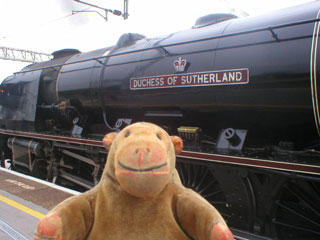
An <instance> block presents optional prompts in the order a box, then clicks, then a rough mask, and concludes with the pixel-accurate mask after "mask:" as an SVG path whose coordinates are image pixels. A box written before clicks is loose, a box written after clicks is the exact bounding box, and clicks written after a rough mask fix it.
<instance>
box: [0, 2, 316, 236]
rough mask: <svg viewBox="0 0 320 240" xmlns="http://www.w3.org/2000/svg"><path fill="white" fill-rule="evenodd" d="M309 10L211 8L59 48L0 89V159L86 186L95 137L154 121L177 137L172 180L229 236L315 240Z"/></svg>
mask: <svg viewBox="0 0 320 240" xmlns="http://www.w3.org/2000/svg"><path fill="white" fill-rule="evenodd" d="M319 10H320V2H319V1H316V2H312V3H308V4H305V5H301V6H298V7H292V8H288V9H284V10H279V11H276V12H273V13H270V14H268V15H264V16H258V17H248V18H241V19H238V18H237V17H236V16H234V15H232V14H212V15H208V16H204V17H201V18H199V19H198V20H197V21H196V23H195V25H194V26H193V27H192V28H190V29H188V30H185V31H181V32H177V33H174V34H169V35H167V36H163V37H158V38H151V39H150V38H146V37H144V36H143V35H140V34H130V33H129V34H124V35H122V36H121V37H120V39H119V41H118V42H117V44H116V45H115V46H112V47H108V48H103V49H99V50H95V51H92V52H87V53H81V52H79V51H78V50H74V49H65V50H61V51H57V52H55V53H53V56H54V58H53V59H52V60H50V61H47V62H41V63H36V64H32V65H29V66H27V67H25V68H24V69H22V70H21V71H20V72H18V73H15V74H14V75H13V76H9V77H8V78H6V79H5V80H4V81H3V82H2V84H1V86H0V103H1V105H0V147H1V148H0V149H1V151H0V153H1V162H2V165H4V164H5V162H7V161H8V159H10V160H11V161H12V167H13V168H14V169H16V170H18V171H23V172H26V173H28V174H31V175H34V176H37V177H40V178H42V179H46V180H48V181H52V182H56V183H58V184H61V185H65V186H68V187H73V188H77V189H82V190H85V189H89V188H91V187H92V186H93V185H94V184H96V183H97V181H98V180H99V177H100V175H101V171H102V169H103V166H104V164H105V159H106V154H107V152H106V150H104V149H103V148H102V144H101V139H102V137H103V136H104V134H106V133H107V132H110V131H118V130H119V129H121V128H123V127H124V126H126V125H128V124H130V123H132V122H137V121H148V122H153V123H156V124H159V125H160V126H162V127H163V128H165V129H166V130H167V131H168V132H169V133H170V134H171V135H174V134H178V135H180V136H181V137H182V138H183V140H184V143H185V149H184V151H183V152H182V153H181V154H180V155H179V156H178V159H177V160H178V162H177V169H178V171H179V173H180V175H181V179H182V181H183V183H184V184H185V185H186V186H188V187H191V188H193V189H194V190H195V191H197V192H199V193H200V194H202V195H203V196H204V197H205V198H206V199H208V201H209V202H210V203H212V204H213V205H214V206H215V207H217V208H218V209H219V210H220V212H221V213H222V215H223V216H224V217H225V219H226V220H227V222H228V223H229V225H230V226H231V227H232V229H233V231H234V233H235V235H240V236H242V237H243V238H249V239H269V238H271V239H320V176H319V175H320V138H319V136H320V110H319V96H318V94H319V90H318V88H319V86H320V83H319V82H320V78H319V76H320V75H319V74H320V68H319V67H320V66H319V64H320V61H319V46H318V42H319V30H320V25H319V20H320V18H319V16H320V11H319Z"/></svg>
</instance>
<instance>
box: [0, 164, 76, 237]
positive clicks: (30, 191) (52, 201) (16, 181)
mask: <svg viewBox="0 0 320 240" xmlns="http://www.w3.org/2000/svg"><path fill="white" fill-rule="evenodd" d="M77 194H79V192H76V191H73V190H70V189H67V188H63V187H60V186H57V185H55V184H52V183H49V182H46V181H42V180H39V179H36V178H33V177H30V176H26V175H23V174H20V173H17V172H14V171H11V170H7V169H5V168H1V167H0V239H1V240H12V239H14V240H20V239H21V240H27V239H28V240H29V239H33V233H34V230H35V228H36V226H37V223H38V222H39V220H40V219H41V218H42V217H43V216H44V215H45V214H46V213H48V212H49V211H50V210H51V209H52V208H54V207H55V206H56V205H57V204H58V203H60V202H61V201H63V200H64V199H66V198H68V197H71V196H73V195H77Z"/></svg>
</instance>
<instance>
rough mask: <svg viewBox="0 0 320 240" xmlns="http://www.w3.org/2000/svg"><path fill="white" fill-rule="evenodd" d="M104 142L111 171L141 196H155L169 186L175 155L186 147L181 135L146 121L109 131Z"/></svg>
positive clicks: (122, 182) (122, 183) (126, 189)
mask: <svg viewBox="0 0 320 240" xmlns="http://www.w3.org/2000/svg"><path fill="white" fill-rule="evenodd" d="M103 144H104V146H105V148H106V149H107V150H109V154H108V160H107V171H114V175H113V173H112V174H111V176H112V175H113V176H115V178H116V180H117V181H118V183H119V184H120V185H121V187H122V188H123V189H124V190H125V191H126V192H127V193H129V194H131V195H133V196H136V197H139V198H150V197H154V196H156V195H157V194H158V193H160V192H161V191H162V190H163V189H164V188H165V186H166V185H167V184H168V182H169V181H170V179H171V178H173V174H174V169H175V161H176V157H175V154H177V153H180V152H181V150H182V148H183V142H182V140H181V139H180V138H179V137H177V136H171V137H170V136H169V135H168V134H167V132H166V131H165V130H163V129H162V128H160V127H158V126H157V125H154V124H151V123H145V122H139V123H135V124H132V125H130V126H127V127H126V128H124V129H123V130H122V131H121V132H120V133H109V134H107V135H106V136H105V137H104V138H103ZM108 165H109V166H108ZM109 175H110V174H109Z"/></svg>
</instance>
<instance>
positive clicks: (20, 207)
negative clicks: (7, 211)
mask: <svg viewBox="0 0 320 240" xmlns="http://www.w3.org/2000/svg"><path fill="white" fill-rule="evenodd" d="M0 201H2V202H4V203H6V204H8V205H10V206H12V207H14V208H16V209H18V210H20V211H22V212H25V213H27V214H29V215H31V216H33V217H35V218H38V219H41V218H43V217H44V216H45V214H42V213H40V212H38V211H35V210H33V209H31V208H28V207H26V206H24V205H22V204H20V203H18V202H16V201H13V200H12V199H10V198H6V197H4V196H2V195H1V194H0Z"/></svg>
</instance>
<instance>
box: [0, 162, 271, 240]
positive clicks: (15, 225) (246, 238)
mask: <svg viewBox="0 0 320 240" xmlns="http://www.w3.org/2000/svg"><path fill="white" fill-rule="evenodd" d="M78 194H80V192H77V191H73V190H71V189H67V188H64V187H61V186H58V185H55V184H53V183H50V182H46V181H43V180H40V179H37V178H33V177H30V176H26V175H24V174H21V173H18V172H15V171H11V170H8V169H5V168H2V167H0V240H29V239H30V240H32V239H33V234H34V230H35V228H36V226H37V224H38V222H39V220H40V219H41V218H42V217H43V216H44V215H45V214H47V213H48V212H49V211H50V210H51V209H52V208H54V207H55V206H56V205H57V204H59V203H60V202H62V201H63V200H64V199H66V198H68V197H71V196H74V195H78ZM230 229H231V230H232V232H233V233H234V236H235V239H236V240H271V239H268V238H264V237H257V236H254V235H251V234H249V233H246V232H242V231H239V230H236V229H232V228H230Z"/></svg>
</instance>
